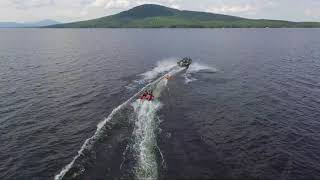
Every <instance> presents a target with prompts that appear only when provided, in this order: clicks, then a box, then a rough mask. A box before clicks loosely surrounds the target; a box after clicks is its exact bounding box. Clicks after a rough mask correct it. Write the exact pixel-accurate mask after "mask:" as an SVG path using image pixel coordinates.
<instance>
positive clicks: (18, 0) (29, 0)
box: [12, 0, 54, 8]
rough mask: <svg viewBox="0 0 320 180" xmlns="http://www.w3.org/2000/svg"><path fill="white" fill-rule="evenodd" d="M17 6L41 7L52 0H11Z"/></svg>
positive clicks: (50, 3) (49, 3) (51, 2)
mask: <svg viewBox="0 0 320 180" xmlns="http://www.w3.org/2000/svg"><path fill="white" fill-rule="evenodd" d="M12 2H13V3H14V4H15V6H16V7H17V8H32V7H38V8H39V7H43V6H48V5H52V4H53V3H54V1H53V0H13V1H12Z"/></svg>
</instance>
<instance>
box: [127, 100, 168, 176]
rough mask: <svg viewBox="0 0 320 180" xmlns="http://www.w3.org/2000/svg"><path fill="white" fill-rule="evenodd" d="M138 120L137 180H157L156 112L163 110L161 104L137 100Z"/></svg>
mask: <svg viewBox="0 0 320 180" xmlns="http://www.w3.org/2000/svg"><path fill="white" fill-rule="evenodd" d="M132 106H133V108H134V111H135V113H136V116H137V119H136V121H135V129H134V133H133V135H134V138H135V143H134V145H133V149H134V151H135V156H136V159H137V162H136V167H135V175H136V178H137V179H157V178H158V164H157V157H156V151H157V137H156V132H155V131H156V129H158V124H159V122H158V121H157V118H156V112H157V111H158V110H159V109H160V108H161V106H162V105H161V103H160V102H159V101H157V100H154V101H141V100H137V101H136V102H134V103H132Z"/></svg>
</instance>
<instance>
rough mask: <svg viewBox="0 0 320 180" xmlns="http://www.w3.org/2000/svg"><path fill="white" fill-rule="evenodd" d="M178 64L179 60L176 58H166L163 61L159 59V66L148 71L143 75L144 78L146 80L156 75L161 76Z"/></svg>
mask: <svg viewBox="0 0 320 180" xmlns="http://www.w3.org/2000/svg"><path fill="white" fill-rule="evenodd" d="M175 66H177V60H176V59H166V60H163V61H158V62H157V66H156V67H155V68H153V69H152V70H150V71H147V72H145V73H143V74H141V75H142V77H143V79H144V80H146V81H149V80H152V79H154V78H155V77H157V76H159V75H160V74H162V73H164V72H168V71H170V70H171V69H172V68H174V67H175Z"/></svg>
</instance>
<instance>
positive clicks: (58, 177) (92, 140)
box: [54, 68, 183, 180]
mask: <svg viewBox="0 0 320 180" xmlns="http://www.w3.org/2000/svg"><path fill="white" fill-rule="evenodd" d="M181 70H183V69H182V68H177V69H174V70H172V72H171V73H172V74H175V73H178V72H180V71H181ZM163 79H164V77H163V76H162V77H159V78H158V79H156V80H155V81H153V82H151V83H149V84H147V85H146V86H145V87H144V88H142V89H141V90H140V91H139V92H138V93H136V94H135V95H134V96H132V97H131V98H129V99H128V100H127V101H125V102H124V103H122V104H121V105H119V106H118V107H116V108H115V109H113V110H112V112H111V113H110V114H109V116H108V117H107V118H105V119H104V120H103V121H101V122H100V123H99V124H98V125H97V130H96V132H95V133H94V135H93V136H92V137H90V138H88V139H86V140H85V142H84V143H83V145H82V146H81V148H80V150H79V151H78V153H77V155H76V156H75V157H74V158H73V159H72V161H71V162H70V163H69V164H67V165H66V166H65V167H64V168H63V169H62V170H61V171H60V173H59V174H57V175H56V176H55V178H54V179H55V180H61V179H62V178H63V177H64V176H65V174H66V173H67V172H68V171H69V170H70V169H71V168H72V167H73V165H74V163H75V161H76V160H77V159H78V158H79V157H80V156H81V155H83V152H84V151H85V150H90V149H91V148H92V146H93V145H94V143H95V142H96V140H97V139H99V137H100V136H101V134H102V133H103V132H104V127H105V125H106V123H107V122H109V121H110V120H111V119H112V118H113V116H114V115H115V114H116V113H118V112H119V111H121V110H122V109H123V108H124V107H126V106H127V105H128V104H130V103H131V102H133V100H134V99H136V98H137V97H138V96H139V95H140V94H141V93H142V92H144V91H145V90H146V89H148V88H150V87H152V86H155V85H157V84H158V82H160V81H161V80H163Z"/></svg>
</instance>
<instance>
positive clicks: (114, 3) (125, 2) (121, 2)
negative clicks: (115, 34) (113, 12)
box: [104, 0, 131, 9]
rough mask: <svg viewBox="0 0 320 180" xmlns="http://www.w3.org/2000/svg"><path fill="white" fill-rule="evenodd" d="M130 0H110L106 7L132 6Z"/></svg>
mask: <svg viewBox="0 0 320 180" xmlns="http://www.w3.org/2000/svg"><path fill="white" fill-rule="evenodd" d="M130 4H131V3H130V1H129V0H109V1H108V3H107V4H106V5H105V6H104V8H105V9H110V8H115V9H125V8H128V7H129V6H130Z"/></svg>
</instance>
